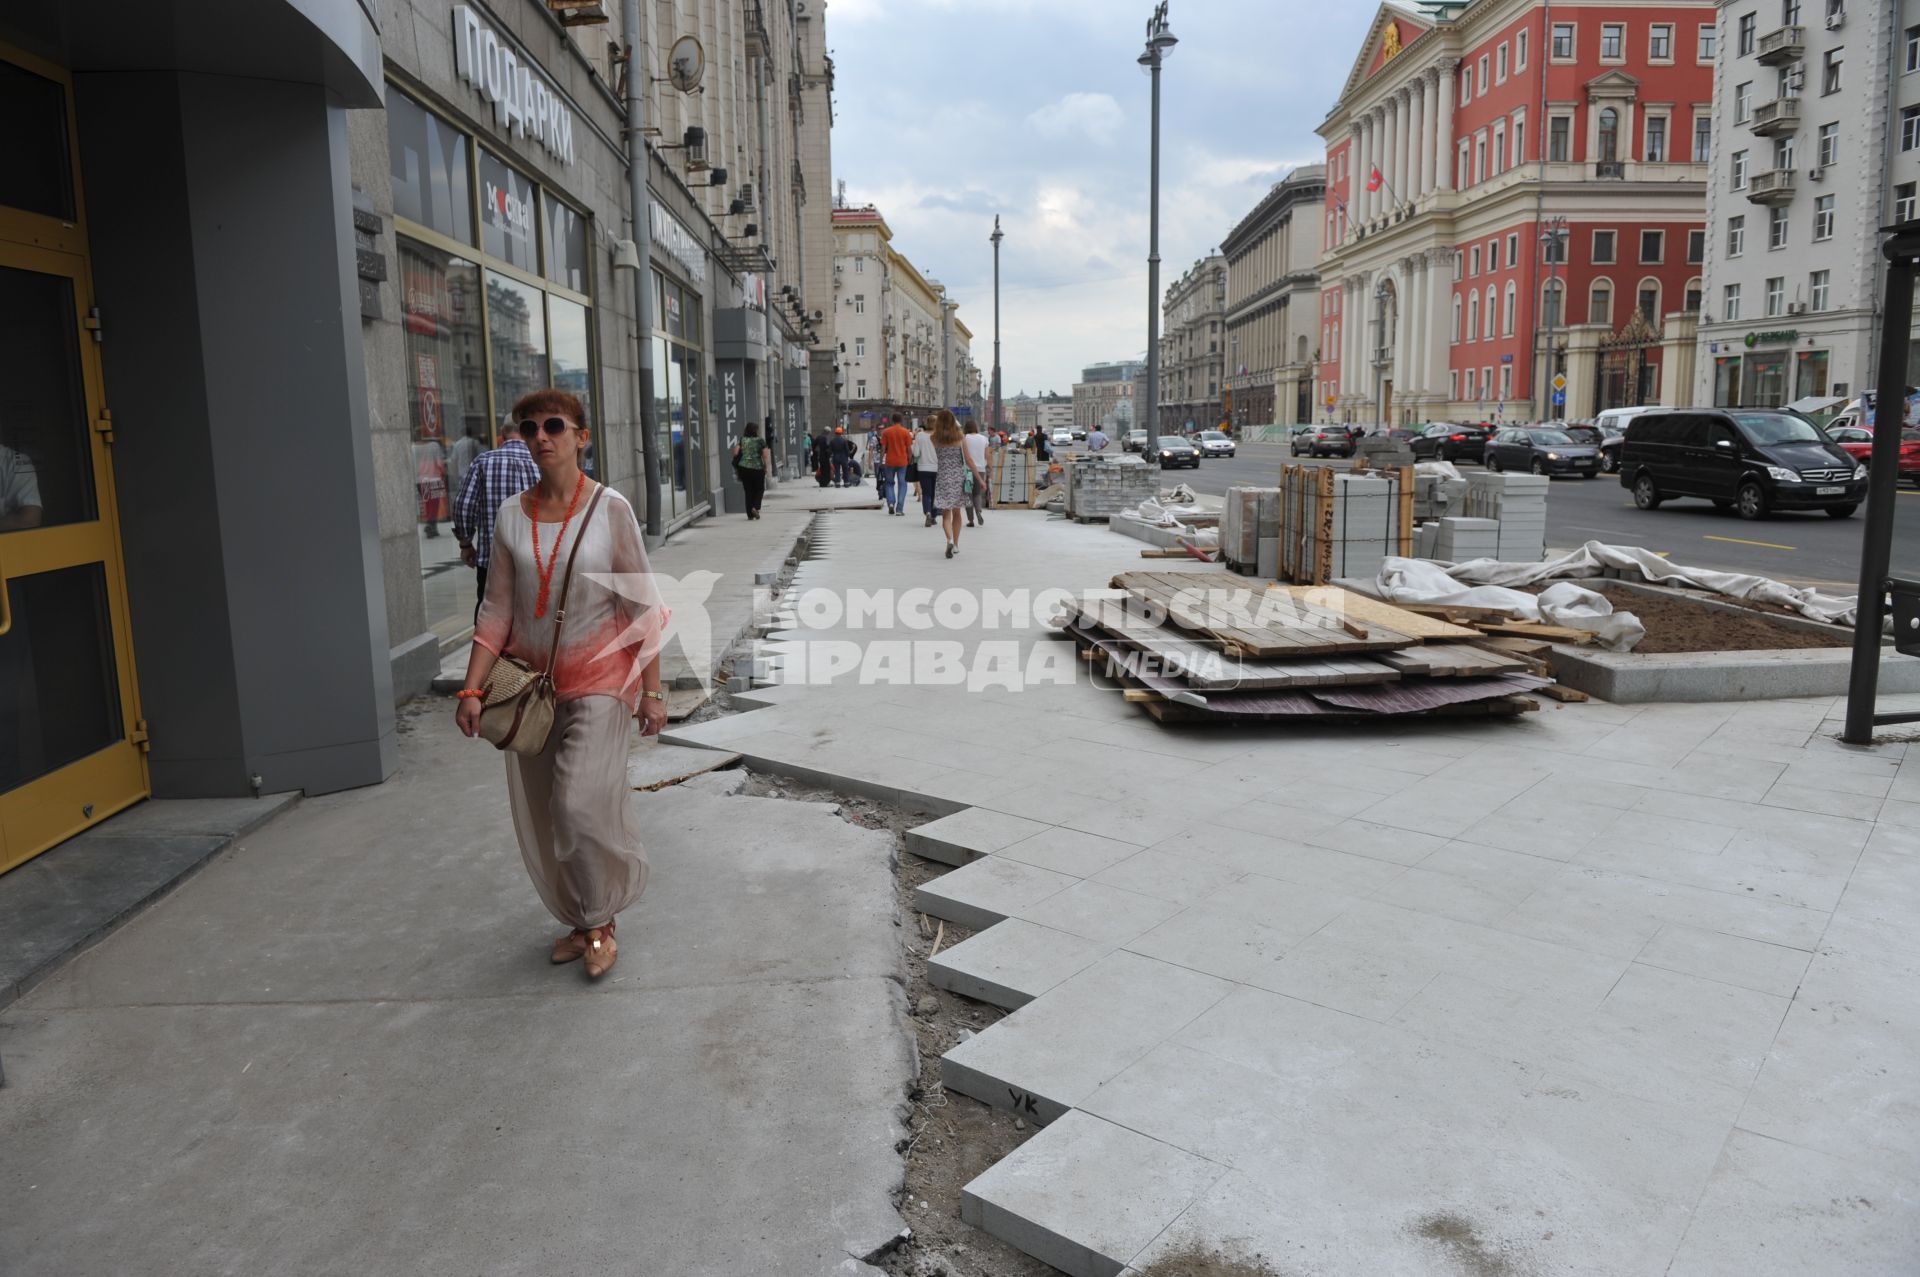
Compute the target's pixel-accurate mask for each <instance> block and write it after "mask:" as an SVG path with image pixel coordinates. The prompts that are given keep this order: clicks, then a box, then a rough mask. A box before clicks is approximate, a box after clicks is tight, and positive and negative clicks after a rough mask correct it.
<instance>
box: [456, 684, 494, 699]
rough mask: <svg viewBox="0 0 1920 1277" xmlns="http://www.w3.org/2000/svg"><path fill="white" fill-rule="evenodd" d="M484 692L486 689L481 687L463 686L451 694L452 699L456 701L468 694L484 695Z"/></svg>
mask: <svg viewBox="0 0 1920 1277" xmlns="http://www.w3.org/2000/svg"><path fill="white" fill-rule="evenodd" d="M486 694H487V692H486V689H485V688H482V687H463V688H461V689H460V690H459V691H457V692H455V693H454V694H453V699H455V700H456V701H464V700H466V699H467V697H469V696H485V695H486Z"/></svg>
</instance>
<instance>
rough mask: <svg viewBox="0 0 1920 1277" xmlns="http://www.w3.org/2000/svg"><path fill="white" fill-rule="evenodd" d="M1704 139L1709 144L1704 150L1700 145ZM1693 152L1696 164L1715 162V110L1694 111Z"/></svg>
mask: <svg viewBox="0 0 1920 1277" xmlns="http://www.w3.org/2000/svg"><path fill="white" fill-rule="evenodd" d="M1702 140H1704V141H1705V142H1706V144H1707V145H1706V148H1705V149H1704V150H1702V149H1701V146H1700V143H1701V141H1702ZM1691 152H1692V155H1693V162H1694V163H1695V164H1711V163H1712V162H1713V112H1711V111H1695V112H1694V113H1693V145H1692V147H1691Z"/></svg>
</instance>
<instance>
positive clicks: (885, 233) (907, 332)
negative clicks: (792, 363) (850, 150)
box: [833, 207, 979, 426]
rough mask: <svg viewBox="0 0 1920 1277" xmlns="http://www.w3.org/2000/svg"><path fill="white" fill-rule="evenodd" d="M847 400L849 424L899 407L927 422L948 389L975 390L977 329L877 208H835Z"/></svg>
mask: <svg viewBox="0 0 1920 1277" xmlns="http://www.w3.org/2000/svg"><path fill="white" fill-rule="evenodd" d="M833 237H834V259H833V281H834V282H833V287H834V295H835V298H836V305H835V316H836V318H835V321H834V323H835V329H836V332H837V334H838V341H839V346H840V349H839V352H838V353H839V359H840V381H841V397H842V403H843V405H844V412H845V418H846V423H847V424H848V425H849V426H854V425H860V424H863V423H871V422H873V421H876V420H878V419H880V418H881V417H886V416H891V415H892V414H893V413H895V412H898V413H901V414H902V415H903V416H905V417H907V418H909V419H910V420H913V421H919V420H923V419H924V418H925V417H926V416H927V414H929V413H931V412H932V411H933V410H934V409H935V408H938V407H940V406H941V404H942V401H943V399H944V398H945V397H947V396H948V395H949V394H951V395H952V396H954V398H955V400H956V402H955V404H954V405H951V406H958V405H959V404H960V403H962V402H964V400H962V399H961V398H960V397H961V396H963V395H966V394H968V393H974V394H977V391H978V380H979V378H978V371H977V370H976V369H974V367H973V359H972V354H971V342H972V338H973V334H972V332H971V330H969V329H968V328H967V326H966V325H965V324H964V323H962V322H961V321H960V317H959V313H958V311H959V306H958V303H956V302H953V301H951V300H950V299H949V298H948V297H947V293H946V289H945V288H944V287H942V286H941V285H940V284H938V283H935V282H933V281H931V280H929V279H928V278H927V277H926V276H925V275H924V274H922V273H921V271H920V269H919V268H918V267H917V266H915V265H914V264H913V262H912V261H910V260H909V259H908V258H907V256H906V255H905V254H903V253H901V252H900V251H899V250H898V249H896V248H895V247H894V246H893V229H892V228H891V227H890V226H888V225H887V220H886V218H885V217H883V216H882V215H881V213H880V210H879V209H877V208H872V207H864V208H836V209H834V210H833Z"/></svg>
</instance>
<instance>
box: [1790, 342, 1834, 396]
mask: <svg viewBox="0 0 1920 1277" xmlns="http://www.w3.org/2000/svg"><path fill="white" fill-rule="evenodd" d="M1794 364H1795V367H1794V387H1793V397H1794V398H1795V399H1814V398H1821V397H1824V396H1825V395H1826V394H1827V352H1826V351H1824V350H1803V351H1801V352H1800V354H1799V357H1798V358H1797V359H1795V361H1794Z"/></svg>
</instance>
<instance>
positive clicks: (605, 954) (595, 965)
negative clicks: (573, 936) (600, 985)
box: [581, 919, 620, 980]
mask: <svg viewBox="0 0 1920 1277" xmlns="http://www.w3.org/2000/svg"><path fill="white" fill-rule="evenodd" d="M581 942H582V944H583V945H584V946H585V952H584V953H583V954H582V956H583V957H585V958H586V960H587V979H589V980H598V979H599V978H600V977H601V976H603V975H605V974H606V973H607V972H609V971H611V970H613V964H614V962H615V961H616V960H617V959H618V958H619V957H620V946H619V945H618V944H616V943H614V939H613V921H612V920H611V919H609V920H608V921H607V925H606V926H604V927H591V928H589V929H588V930H587V931H585V932H584V933H582V936H581Z"/></svg>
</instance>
